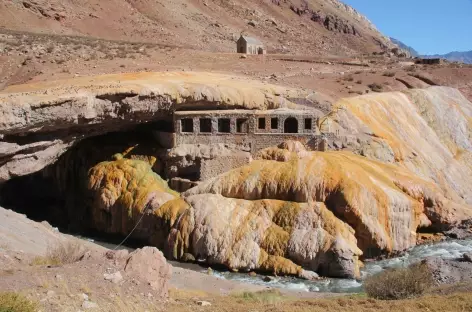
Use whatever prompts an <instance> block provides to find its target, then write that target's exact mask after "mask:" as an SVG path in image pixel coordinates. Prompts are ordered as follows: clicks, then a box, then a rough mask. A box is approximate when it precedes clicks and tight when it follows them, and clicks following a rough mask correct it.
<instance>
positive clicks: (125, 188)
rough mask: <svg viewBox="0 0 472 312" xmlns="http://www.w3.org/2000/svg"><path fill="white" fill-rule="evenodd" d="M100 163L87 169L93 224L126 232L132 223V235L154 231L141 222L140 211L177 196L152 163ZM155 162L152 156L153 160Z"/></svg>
mask: <svg viewBox="0 0 472 312" xmlns="http://www.w3.org/2000/svg"><path fill="white" fill-rule="evenodd" d="M116 158H117V159H116V160H115V161H109V162H102V163H99V164H98V165H96V166H94V167H93V168H91V169H90V171H89V180H88V189H89V190H90V194H91V196H90V198H91V204H90V205H91V207H92V209H91V212H92V213H91V215H92V221H93V223H94V225H93V226H92V227H94V228H96V229H99V230H100V231H102V232H106V233H112V234H122V235H127V234H128V233H130V232H131V231H132V229H133V228H134V226H135V225H136V224H138V223H139V225H140V226H139V227H138V228H136V229H135V231H134V233H133V234H134V236H133V237H134V238H139V239H147V238H148V237H150V236H151V235H152V234H153V229H150V228H148V226H149V224H148V223H146V222H144V223H140V222H139V220H140V219H141V217H142V215H143V214H150V213H152V211H153V210H154V209H157V208H159V207H160V206H161V205H163V204H164V203H166V202H167V201H170V200H172V199H175V198H177V197H178V196H179V194H177V193H176V192H174V191H172V190H171V189H170V188H169V187H168V186H167V183H166V182H165V181H164V180H162V179H161V177H160V176H159V175H157V174H156V173H155V172H153V171H152V169H151V167H152V163H148V162H145V161H142V160H135V159H126V158H123V156H122V155H117V156H116ZM154 161H155V159H154Z"/></svg>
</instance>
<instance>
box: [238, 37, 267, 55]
mask: <svg viewBox="0 0 472 312" xmlns="http://www.w3.org/2000/svg"><path fill="white" fill-rule="evenodd" d="M236 47H237V51H238V53H246V54H266V50H265V48H264V45H263V44H262V42H260V41H259V40H257V39H256V38H252V37H247V36H241V37H240V38H239V39H238V41H237V42H236Z"/></svg>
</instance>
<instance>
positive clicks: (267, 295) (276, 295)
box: [233, 289, 282, 304]
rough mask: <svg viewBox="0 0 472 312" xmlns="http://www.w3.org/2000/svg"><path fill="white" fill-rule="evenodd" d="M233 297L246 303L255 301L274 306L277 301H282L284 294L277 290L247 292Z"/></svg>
mask: <svg viewBox="0 0 472 312" xmlns="http://www.w3.org/2000/svg"><path fill="white" fill-rule="evenodd" d="M233 296H234V297H236V298H239V299H242V300H244V301H253V302H258V303H268V304H274V303H276V302H277V301H281V300H282V294H281V293H280V291H279V290H276V289H269V290H262V291H256V292H252V291H245V292H242V293H240V294H235V295H233Z"/></svg>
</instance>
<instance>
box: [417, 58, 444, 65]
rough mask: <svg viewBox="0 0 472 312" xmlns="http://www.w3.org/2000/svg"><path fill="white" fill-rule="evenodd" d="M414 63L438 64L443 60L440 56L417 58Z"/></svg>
mask: <svg viewBox="0 0 472 312" xmlns="http://www.w3.org/2000/svg"><path fill="white" fill-rule="evenodd" d="M415 63H416V64H425V65H440V64H444V63H445V60H444V59H442V58H417V59H416V61H415Z"/></svg>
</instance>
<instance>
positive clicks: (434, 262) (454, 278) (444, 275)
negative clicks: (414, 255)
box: [422, 257, 472, 285]
mask: <svg viewBox="0 0 472 312" xmlns="http://www.w3.org/2000/svg"><path fill="white" fill-rule="evenodd" d="M422 263H424V264H426V265H427V266H428V267H429V269H430V270H431V273H432V275H433V278H434V280H435V282H436V283H437V284H439V285H441V284H457V283H461V282H466V281H467V282H469V281H472V262H467V261H462V259H441V258H433V257H431V258H427V259H425V260H423V261H422Z"/></svg>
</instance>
